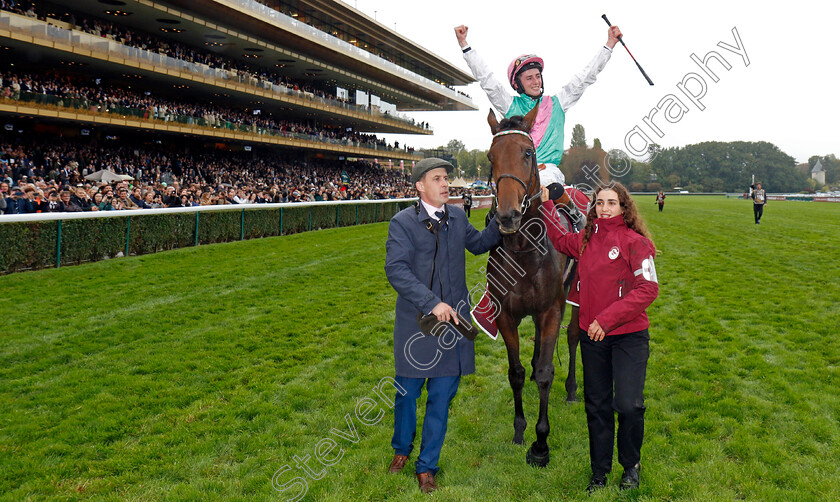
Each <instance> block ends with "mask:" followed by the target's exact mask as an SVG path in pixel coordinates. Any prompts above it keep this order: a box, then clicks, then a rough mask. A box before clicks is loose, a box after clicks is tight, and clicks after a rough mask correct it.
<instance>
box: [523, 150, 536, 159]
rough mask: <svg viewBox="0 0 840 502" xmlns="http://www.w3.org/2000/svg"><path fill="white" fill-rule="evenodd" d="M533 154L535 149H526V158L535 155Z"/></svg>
mask: <svg viewBox="0 0 840 502" xmlns="http://www.w3.org/2000/svg"><path fill="white" fill-rule="evenodd" d="M533 154H534V151H533V150H530V149H529V150H525V158H526V159H529V158H531V155H533Z"/></svg>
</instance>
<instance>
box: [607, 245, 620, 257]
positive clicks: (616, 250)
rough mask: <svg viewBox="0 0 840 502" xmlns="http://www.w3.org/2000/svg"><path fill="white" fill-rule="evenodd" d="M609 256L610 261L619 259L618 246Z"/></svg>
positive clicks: (611, 250) (613, 248)
mask: <svg viewBox="0 0 840 502" xmlns="http://www.w3.org/2000/svg"><path fill="white" fill-rule="evenodd" d="M607 256H609V257H610V260H615V259H616V258H618V246H613V247H612V249H610V252H609V254H608V255H607Z"/></svg>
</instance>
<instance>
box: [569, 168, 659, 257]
mask: <svg viewBox="0 0 840 502" xmlns="http://www.w3.org/2000/svg"><path fill="white" fill-rule="evenodd" d="M604 190H612V191H614V192H615V193H617V194H618V203H619V205H620V206H621V209H622V210H624V214H623V215H622V216H623V217H624V224H625V225H627V227H628V228H629V229H631V230H633V231H635V232H636V233H637V234H639V235H642V236H644V237H646V238H647V239H648V240H649V241H650V242H651V244H653V238H652V237H651V236H650V232H649V231H648V228H647V225H645V222H644V220H643V219H642V217H641V215H640V214H639V211H638V209H636V203H635V202H634V201H633V198H632V197H630V192H628V191H627V188H625V187H624V185H622V184H621V183H619V182H617V181H613V182H610V183H609V184H607V185H602V186H599V187H598V188H597V189H596V190H595V193H593V194H592V202H591V203H590V205H589V212H588V213H587V215H586V227H585V228H584V229H583V240H582V241H581V243H580V254H581V255H582V254H583V250H584V249H586V244H587V243H588V242H589V238H590V237H592V233H593V232H594V231H595V221H596V220H597V219H598V214H597V213H596V212H595V201H596V200H598V194H599V193H601V192H602V191H604Z"/></svg>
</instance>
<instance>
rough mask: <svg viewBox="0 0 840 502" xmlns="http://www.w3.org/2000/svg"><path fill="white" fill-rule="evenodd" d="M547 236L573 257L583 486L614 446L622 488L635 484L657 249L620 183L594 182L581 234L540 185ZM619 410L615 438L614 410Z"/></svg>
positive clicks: (601, 479)
mask: <svg viewBox="0 0 840 502" xmlns="http://www.w3.org/2000/svg"><path fill="white" fill-rule="evenodd" d="M542 200H543V208H544V209H546V211H543V217H544V218H545V220H546V227H547V230H548V235H549V238H550V239H551V242H552V244H554V247H555V248H557V250H558V251H560V252H561V253H563V254H566V255H568V256H570V257H572V258H576V259H577V260H578V273H579V275H580V299H581V302H580V315H579V318H578V319H579V324H580V329H581V332H582V333H583V334H582V335H581V337H580V354H581V361H582V362H583V396H584V401H585V403H586V421H587V425H588V428H589V458H590V466H591V468H592V477H591V479H590V482H589V486H588V487H587V491H588V492H590V493H592V492H593V491H596V490H598V489H601V488H603V487H605V486H606V482H607V474H608V473H609V472H610V471H611V470H612V462H613V447H614V443H616V442H617V445H618V462H619V463H620V464H621V465H622V466H623V467H624V474H623V475H622V476H621V482H620V485H619V488H621V489H622V490H627V489H635V488H638V486H639V469H640V464H639V462H640V460H641V450H642V442H643V439H644V431H645V405H644V392H643V391H644V387H645V377H646V373H647V361H648V356H649V354H650V347H649V343H650V335H649V334H648V326H649V322H648V317H647V313H646V312H645V310H646V309H647V307H648V306H650V304H651V303H652V302H653V300H654V299H656V297H657V296H658V295H659V283H658V282H657V278H656V268H655V267H654V264H653V260H654V257H655V256H656V249H655V248H654V245H653V242H651V239H650V234H649V233H648V230H647V227H646V226H645V224H644V222H643V221H642V218H641V216H639V214H638V211H637V209H636V204H635V203H634V202H633V199H632V198H631V197H630V194H629V193H628V192H627V189H626V188H624V186H623V185H621V184H620V183H615V184H614V185H610V186H602V187H599V188H598V189H597V190H596V192H595V196H594V204H593V205H592V207H591V209H590V210H589V214H588V215H587V222H586V228H585V229H584V231H583V232H580V233H571V232H562V231H561V230H560V228H562V227H561V226H560V225H561V224H560V221H559V219H558V215H557V212H556V211H554V203H553V202H552V201H551V200H550V199H549V196H548V190H547V189H546V188H545V187H543V194H542ZM616 412H617V413H618V436H617V441H616V440H615V438H616V433H615V413H616Z"/></svg>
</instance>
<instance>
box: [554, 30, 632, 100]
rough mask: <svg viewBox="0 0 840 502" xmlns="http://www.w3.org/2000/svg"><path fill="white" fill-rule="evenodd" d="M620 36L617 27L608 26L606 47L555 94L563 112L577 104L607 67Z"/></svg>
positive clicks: (599, 50)
mask: <svg viewBox="0 0 840 502" xmlns="http://www.w3.org/2000/svg"><path fill="white" fill-rule="evenodd" d="M620 36H621V30H619V29H618V26H610V28H609V29H608V30H607V43H606V45H604V47H601V48H600V49H598V53H597V54H595V57H594V58H592V60H591V61H590V62H589V64H588V65H586V67H585V68H584V69H583V71H581V72H580V73H578V74H577V75H575V76H574V77H572V80H571V81H570V82H569V83H568V84H566V85H565V86H563V88H562V89H560V92H558V93H557V99H558V100H560V106H562V107H563V111H564V112H565V111H567V110H568V109H569V108H571V107H572V106H573V105H574V104H575V103H577V102H578V100H579V99H580V97H581V96H583V92H584V91H585V90H586V88H587V87H589V86H590V85H592V84H594V83H595V80H596V79H597V77H598V74H599V73H601V70H603V69H604V67H605V66H607V63H608V62H609V60H610V56H612V50H613V48H614V47H615V44H616V43H618V37H620Z"/></svg>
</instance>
